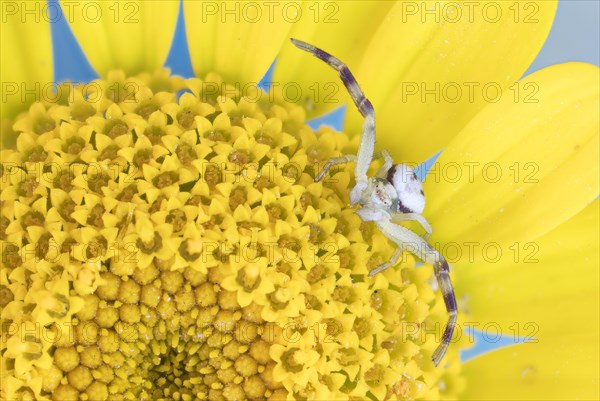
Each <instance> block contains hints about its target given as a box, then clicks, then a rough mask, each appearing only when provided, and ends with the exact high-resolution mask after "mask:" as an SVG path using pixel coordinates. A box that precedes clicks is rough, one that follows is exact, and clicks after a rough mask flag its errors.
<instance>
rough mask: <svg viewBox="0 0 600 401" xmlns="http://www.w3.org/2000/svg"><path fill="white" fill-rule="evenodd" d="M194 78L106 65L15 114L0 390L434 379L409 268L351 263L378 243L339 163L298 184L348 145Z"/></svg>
mask: <svg viewBox="0 0 600 401" xmlns="http://www.w3.org/2000/svg"><path fill="white" fill-rule="evenodd" d="M163 75H164V73H163V72H161V73H158V74H157V76H163ZM128 82H135V83H136V85H135V87H136V88H137V90H136V92H135V93H131V92H130V91H128V90H126V89H125V88H127V87H131V85H127V83H128ZM204 82H205V83H206V82H215V83H219V85H211V86H210V88H211V89H214V87H219V88H223V89H222V90H223V93H218V94H216V95H215V94H214V93H213V92H214V91H211V93H204V92H203V88H204V86H203V85H202V82H201V81H199V80H197V79H191V80H186V81H184V80H181V79H176V78H169V80H164V79H163V80H162V81H161V88H162V90H164V89H165V88H168V90H169V91H168V92H164V91H157V90H156V88H153V79H152V76H149V75H144V76H141V77H139V78H136V79H135V80H134V81H130V80H129V79H128V78H125V77H124V76H123V75H122V74H120V73H111V74H109V76H108V79H107V80H100V81H98V82H97V85H95V87H96V88H103V91H104V92H103V94H102V100H101V101H96V102H89V103H88V102H87V101H83V100H81V99H79V100H78V101H76V102H73V103H72V104H69V103H64V104H46V103H37V104H36V105H34V106H32V109H31V110H30V112H29V113H26V114H24V115H23V116H22V117H21V119H30V120H31V121H30V124H19V125H18V126H30V127H31V130H30V131H24V132H20V133H19V137H18V138H17V143H18V146H19V149H20V151H19V152H17V151H15V150H4V151H3V153H2V159H3V162H4V161H5V160H6V161H7V162H10V163H11V165H10V169H9V166H8V165H7V166H4V165H3V170H2V174H3V180H2V184H1V185H2V187H1V189H2V192H3V202H2V213H1V216H0V240H1V241H2V249H3V258H2V270H1V271H0V306H1V307H2V308H3V313H2V330H3V331H2V338H3V343H2V347H3V349H4V352H2V366H6V367H7V371H6V372H3V375H4V376H3V378H2V380H3V381H4V380H8V379H7V377H10V380H11V381H10V383H11V384H10V385H8V386H5V385H3V386H1V387H2V396H3V398H6V399H15V400H25V399H30V398H31V397H39V398H43V397H45V398H44V399H52V400H57V401H59V400H73V399H88V400H109V399H110V400H112V399H119V400H161V399H162V400H202V399H207V400H241V399H250V400H259V399H269V400H280V399H281V400H283V399H286V398H287V397H291V398H294V399H305V398H306V399H314V398H315V397H325V398H326V399H364V398H369V399H381V400H383V399H396V398H398V399H413V398H419V397H426V396H427V394H428V392H427V389H428V386H431V388H436V389H437V387H436V384H435V383H436V380H437V379H438V378H440V377H441V376H442V374H444V380H445V381H448V379H449V377H450V376H451V375H452V374H454V373H449V372H445V373H444V372H443V371H442V370H436V369H435V368H434V367H433V365H432V363H431V362H430V360H429V355H430V354H431V351H432V349H433V348H434V347H435V341H427V338H426V337H425V334H426V325H427V324H430V323H431V322H436V321H440V320H442V319H443V318H444V312H443V308H440V307H439V306H440V305H443V301H442V300H441V296H439V295H437V294H436V295H435V296H433V295H432V293H431V291H430V290H429V289H427V285H428V284H427V280H428V278H429V277H428V275H427V274H423V270H421V271H420V272H419V274H416V273H414V274H413V270H411V269H404V270H400V269H401V267H398V268H395V269H389V270H388V271H386V272H385V273H384V274H381V275H380V276H378V277H375V278H370V277H368V276H367V274H368V266H374V265H377V264H378V263H380V261H382V260H387V259H388V258H389V257H390V255H391V253H392V251H393V247H392V246H391V245H390V244H389V243H388V241H387V240H386V239H385V238H384V237H383V235H382V234H381V233H380V232H378V231H377V230H376V229H374V228H373V225H372V223H364V222H362V221H361V220H360V218H359V217H358V216H357V215H356V214H355V213H354V210H352V209H350V208H349V207H348V188H349V187H350V186H349V184H348V185H346V184H347V183H351V181H352V166H350V165H348V166H346V167H345V168H344V167H342V168H340V171H339V172H338V173H337V174H336V175H335V177H332V178H331V179H328V180H325V182H324V183H315V182H314V177H315V174H316V173H318V171H319V170H318V169H319V166H322V165H323V163H324V162H325V161H326V160H327V159H328V158H329V157H332V156H337V155H339V154H341V153H342V151H346V150H347V148H353V147H355V146H356V143H357V142H356V141H354V142H350V140H349V139H348V138H346V137H345V136H343V135H342V134H339V133H335V132H333V131H331V130H329V129H327V128H322V129H320V130H319V131H318V132H316V133H315V132H313V130H312V129H310V128H309V127H308V126H307V125H306V124H305V123H304V117H305V112H304V111H303V110H302V109H301V108H299V107H298V106H296V105H293V104H289V103H286V102H285V101H283V100H282V99H279V100H277V101H275V103H273V104H272V103H269V102H268V101H267V97H266V96H265V97H262V98H261V97H260V96H258V97H257V96H256V94H252V96H248V97H243V96H239V95H235V89H234V88H233V87H228V86H223V85H221V81H220V78H218V77H217V76H216V75H215V74H209V75H208V76H207V77H206V80H205V81H204ZM140 83H145V84H144V85H142V86H140ZM207 87H208V86H207ZM182 89H187V90H188V91H187V92H186V93H184V94H183V95H181V97H180V98H179V99H178V98H177V96H176V93H178V92H180V91H181V90H182ZM73 90H75V91H78V90H80V89H79V88H78V87H75V88H74V89H73ZM256 91H257V93H258V89H256ZM225 94H226V95H225ZM250 99H253V100H250ZM256 99H259V100H256ZM65 108H66V109H67V110H69V113H64V112H61V110H62V111H64V110H65ZM67 116H69V117H67ZM15 126H16V125H15ZM67 161H68V162H70V163H69V164H67ZM15 165H16V166H17V168H14V166H15ZM56 166H58V167H56ZM36 172H37V173H36ZM6 176H10V177H9V178H7V179H4V178H5V177H6ZM340 183H346V184H344V185H343V186H342V185H340ZM405 262H406V263H405V265H406V266H411V265H412V264H413V259H412V258H410V257H409V258H407V259H406V261H405ZM403 267H404V266H403ZM428 271H430V270H428ZM420 294H422V295H420ZM434 308H435V309H434ZM403 316H408V318H404V317H403ZM407 319H408V320H407ZM24 322H28V324H33V327H39V328H40V333H39V336H38V337H36V335H35V334H31V333H29V332H28V333H29V334H28V335H33V338H28V341H27V343H26V344H24V343H22V342H20V339H21V338H23V337H22V335H23V332H22V330H24V329H25V325H22V324H23V323H24ZM21 328H22V329H21ZM430 331H432V330H430ZM45 332H48V333H52V337H51V338H50V337H48V336H46V337H44V336H43V333H45ZM33 333H35V330H34V332H33ZM69 334H70V335H69ZM49 338H50V339H49ZM29 340H31V341H29ZM449 355H450V358H449V360H451V363H456V362H457V360H458V357H457V354H456V353H452V352H450V353H449ZM455 371H456V370H453V372H455ZM37 378H41V383H42V385H41V388H40V387H39V386H36V385H34V384H32V383H37V382H38V381H36V380H37ZM6 383H8V381H7V382H6ZM15 383H16V384H15ZM302 383H304V384H302ZM425 383H427V384H425ZM3 384H4V382H3ZM435 391H438V390H435ZM444 391H445V393H444V394H445V396H447V397H453V396H454V395H455V394H454V393H453V391H455V390H454V389H453V388H452V387H451V386H448V389H447V390H444ZM27 397H30V398H27Z"/></svg>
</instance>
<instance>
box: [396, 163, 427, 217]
mask: <svg viewBox="0 0 600 401" xmlns="http://www.w3.org/2000/svg"><path fill="white" fill-rule="evenodd" d="M387 179H388V181H389V182H390V183H391V184H392V185H393V186H394V189H395V190H396V193H397V194H398V200H399V201H400V211H401V212H403V213H419V214H421V213H422V212H423V209H425V194H424V193H423V185H421V181H419V179H418V178H417V175H416V174H415V172H414V170H413V169H412V168H410V167H409V166H407V165H405V164H396V165H394V166H392V168H391V169H390V170H389V171H388V175H387Z"/></svg>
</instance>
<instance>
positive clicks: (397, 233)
mask: <svg viewBox="0 0 600 401" xmlns="http://www.w3.org/2000/svg"><path fill="white" fill-rule="evenodd" d="M375 224H376V225H377V227H378V228H379V230H381V232H382V233H383V234H384V235H385V236H386V237H387V238H389V239H391V240H392V241H394V242H395V243H396V244H397V245H398V248H399V249H402V250H404V249H405V250H408V251H410V252H411V253H413V254H414V255H415V256H416V257H418V258H419V259H421V260H422V261H424V262H425V263H429V264H431V265H432V266H433V271H434V274H435V278H436V280H437V283H438V286H439V288H440V290H441V292H442V295H443V297H444V303H445V304H446V311H448V315H449V317H448V322H447V323H446V328H445V329H444V334H443V335H442V341H441V342H440V345H438V347H437V348H436V349H435V351H434V352H433V355H432V357H431V360H432V361H433V363H434V365H435V366H437V365H438V364H439V363H440V361H441V360H442V358H443V357H444V355H445V354H446V350H447V349H448V345H450V340H451V339H452V334H453V333H454V327H455V326H456V319H457V316H458V308H457V306H456V297H455V296H454V289H453V287H452V281H451V280H450V267H449V266H448V262H446V260H445V259H444V257H443V256H442V255H440V253H439V252H438V251H436V250H435V248H433V247H432V246H431V245H429V243H428V242H427V241H425V240H424V239H423V238H421V237H419V236H418V235H417V234H415V233H414V232H412V231H410V230H409V229H408V228H406V227H402V226H399V225H397V224H394V223H392V222H391V221H390V220H386V219H382V220H375ZM395 256H396V252H395V253H394V255H392V259H393V258H394V257H395ZM392 259H390V261H389V262H387V263H384V264H383V265H381V266H383V268H380V267H381V266H378V267H376V268H375V269H373V270H372V271H371V272H370V273H369V276H372V275H374V274H377V273H379V272H381V271H383V270H385V269H386V268H387V267H389V266H392V265H393V264H394V263H390V262H392ZM396 261H397V260H396Z"/></svg>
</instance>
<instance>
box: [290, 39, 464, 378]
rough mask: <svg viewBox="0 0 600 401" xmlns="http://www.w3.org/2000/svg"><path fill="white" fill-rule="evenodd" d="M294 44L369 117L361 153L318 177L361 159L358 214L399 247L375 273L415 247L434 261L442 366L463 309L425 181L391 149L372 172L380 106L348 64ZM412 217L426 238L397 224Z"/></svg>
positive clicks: (355, 201)
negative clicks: (443, 317)
mask: <svg viewBox="0 0 600 401" xmlns="http://www.w3.org/2000/svg"><path fill="white" fill-rule="evenodd" d="M292 43H294V45H296V46H297V47H298V48H300V49H302V50H305V51H307V52H309V53H311V54H312V55H314V56H315V57H317V58H319V59H320V60H322V61H324V62H326V63H327V64H329V65H330V66H331V67H333V68H335V69H336V70H337V71H338V73H339V75H340V78H341V79H342V82H343V83H344V85H345V86H346V89H347V90H348V92H349V93H350V95H351V97H352V100H353V101H354V104H355V105H356V107H357V108H358V110H359V111H360V113H361V114H362V115H363V117H364V118H365V120H364V122H363V126H362V135H361V137H360V143H359V147H358V152H357V154H356V156H355V155H343V156H340V157H336V158H333V159H330V160H329V161H328V162H327V163H326V164H325V166H324V168H323V170H322V171H321V172H320V173H319V174H317V175H316V177H315V181H321V180H322V179H323V177H325V174H327V172H328V171H329V169H330V168H331V167H332V166H334V165H336V164H341V163H348V162H350V161H354V162H355V165H354V178H355V180H356V184H355V186H354V188H352V190H351V191H350V203H351V204H352V205H359V206H360V207H359V208H358V209H357V210H356V213H357V214H358V215H359V216H360V218H361V219H362V220H363V221H372V222H374V223H375V225H376V226H377V227H378V228H379V230H380V231H381V232H382V233H383V234H384V235H385V236H386V237H387V238H388V239H390V240H391V241H393V242H394V243H396V245H397V248H396V251H395V252H394V253H393V254H392V257H391V258H390V260H388V261H387V262H385V263H383V264H381V265H379V266H377V267H375V268H374V269H373V270H371V271H370V272H369V276H373V275H375V274H377V273H379V272H381V271H383V270H385V269H387V268H389V267H391V266H393V265H395V264H396V263H397V262H398V260H399V259H400V256H401V255H402V253H403V252H404V251H409V252H411V253H413V254H414V255H415V256H417V257H418V258H419V259H421V260H423V261H424V262H426V263H430V264H432V265H433V269H434V273H435V277H436V279H437V282H438V285H439V288H440V290H441V292H442V295H443V297H444V303H445V305H446V310H447V311H448V314H449V318H448V323H447V324H446V328H445V330H444V333H443V336H442V341H441V342H440V344H439V346H438V347H437V349H436V350H435V351H434V353H433V356H432V361H433V363H434V364H435V365H436V366H437V365H438V364H439V363H440V361H441V359H442V358H443V357H444V354H445V353H446V350H447V348H448V345H449V344H450V340H451V338H452V333H453V332H454V327H455V325H456V318H457V315H458V310H457V306H456V298H455V296H454V290H453V288H452V283H451V281H450V275H449V266H448V263H447V262H446V260H445V259H444V257H443V256H442V255H441V254H440V253H439V252H438V251H437V250H436V249H435V248H433V247H432V246H431V245H430V244H429V243H428V242H427V240H426V239H427V238H428V237H429V235H430V234H431V226H430V225H429V223H428V222H427V220H426V219H425V218H424V217H423V216H422V215H421V213H422V212H423V210H424V208H425V195H424V193H423V187H422V185H421V182H420V181H419V180H418V178H417V176H416V174H415V173H414V171H413V169H412V168H410V167H409V166H407V165H404V164H396V165H394V164H393V161H392V158H391V157H390V155H389V154H388V153H387V152H386V151H382V152H381V154H382V157H383V159H384V164H383V166H382V167H381V168H380V169H379V171H378V172H377V174H376V176H375V177H368V176H367V171H368V170H369V167H370V165H371V162H372V160H373V153H374V151H375V110H374V109H373V106H372V105H371V102H370V101H369V100H368V99H367V98H366V97H365V95H364V93H363V92H362V90H361V89H360V87H359V85H358V83H357V82H356V79H355V78H354V76H353V75H352V73H351V72H350V70H349V69H348V67H347V66H346V65H345V64H344V63H342V62H341V61H340V60H338V59H337V58H335V57H333V56H332V55H331V54H329V53H327V52H325V51H323V50H321V49H319V48H317V47H315V46H313V45H311V44H308V43H306V42H302V41H299V40H296V39H292ZM408 220H415V221H418V222H419V223H420V224H421V226H423V228H424V229H425V232H426V234H425V236H424V237H421V236H419V235H417V234H416V233H414V232H413V231H411V230H409V229H408V228H406V227H403V226H400V225H398V224H395V223H397V222H401V221H408Z"/></svg>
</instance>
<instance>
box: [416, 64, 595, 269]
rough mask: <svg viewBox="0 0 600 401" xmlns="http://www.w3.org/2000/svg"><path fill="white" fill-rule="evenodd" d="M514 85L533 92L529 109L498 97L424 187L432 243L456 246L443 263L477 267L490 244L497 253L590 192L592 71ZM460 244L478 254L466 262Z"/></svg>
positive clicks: (569, 212)
mask: <svg viewBox="0 0 600 401" xmlns="http://www.w3.org/2000/svg"><path fill="white" fill-rule="evenodd" d="M521 83H522V84H523V85H529V84H531V85H535V86H536V88H537V89H538V91H537V93H536V95H535V97H536V100H537V102H535V103H521V102H518V103H515V102H514V99H513V98H512V96H511V95H507V96H506V97H503V98H502V99H501V100H500V101H499V102H498V103H496V104H493V105H489V106H488V107H486V108H485V109H483V110H482V111H481V112H480V113H479V114H478V115H477V117H476V118H474V119H473V120H472V121H471V123H469V125H468V126H467V127H466V128H465V129H464V130H463V131H462V132H461V133H460V134H459V135H458V137H456V138H455V139H454V140H453V141H452V142H451V143H450V145H449V146H448V147H447V148H446V149H445V150H444V152H443V153H442V155H441V156H440V158H439V159H438V162H437V163H436V166H434V169H433V170H432V171H433V172H430V174H429V175H428V177H427V179H426V180H425V193H426V195H427V197H428V206H427V207H426V209H425V216H426V217H427V218H428V219H429V221H430V222H431V224H432V226H433V227H434V235H433V237H432V241H433V242H434V243H435V242H436V240H437V241H439V242H440V243H442V244H448V243H450V242H453V243H455V244H457V245H458V247H459V248H462V250H461V251H462V256H460V257H458V258H457V259H456V260H454V261H452V260H451V261H450V262H456V261H462V262H467V259H471V260H469V261H468V262H473V261H477V260H481V259H482V252H481V250H482V249H483V247H485V246H490V245H493V246H494V247H495V248H496V249H499V250H500V252H502V253H503V254H504V255H506V254H507V253H508V252H510V248H509V247H510V246H511V245H512V244H513V243H515V242H518V243H521V244H522V243H525V242H527V241H532V240H534V239H535V238H537V237H539V236H540V235H543V234H545V233H547V232H548V231H550V230H551V229H553V228H554V227H556V226H557V225H559V224H561V223H563V222H564V221H566V220H568V219H569V218H570V217H572V216H573V215H575V214H576V213H577V212H579V211H581V210H582V209H583V208H584V207H585V206H586V205H588V204H589V203H590V202H591V201H592V200H593V199H594V198H595V197H596V196H597V195H598V191H599V185H598V183H599V180H600V177H599V171H598V164H599V156H598V148H599V143H598V137H599V134H598V127H599V119H598V102H599V97H600V96H599V91H600V83H599V75H598V68H597V67H595V66H592V65H589V64H583V63H568V64H561V65H556V66H552V67H549V68H546V69H544V70H542V71H539V72H537V73H535V74H533V75H531V76H529V77H527V78H525V79H524V80H523V81H521ZM469 242H474V243H476V244H477V245H476V246H477V247H478V248H479V250H477V251H476V252H474V255H473V257H471V258H469V252H467V249H466V247H465V244H467V243H469ZM484 258H485V257H484ZM492 258H495V256H494V255H493V254H492ZM488 261H489V260H488Z"/></svg>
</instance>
